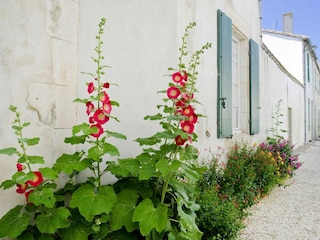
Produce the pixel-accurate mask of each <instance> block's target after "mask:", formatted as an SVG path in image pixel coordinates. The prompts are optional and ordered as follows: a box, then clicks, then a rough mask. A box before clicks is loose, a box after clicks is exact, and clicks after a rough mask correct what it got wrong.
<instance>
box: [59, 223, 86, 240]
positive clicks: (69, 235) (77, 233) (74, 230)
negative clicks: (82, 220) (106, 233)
mask: <svg viewBox="0 0 320 240" xmlns="http://www.w3.org/2000/svg"><path fill="white" fill-rule="evenodd" d="M91 233H92V230H91V227H87V226H84V225H83V224H79V225H71V226H69V227H67V228H63V229H61V230H59V236H60V237H61V239H72V240H88V239H89V237H88V236H89V235H90V234H91Z"/></svg>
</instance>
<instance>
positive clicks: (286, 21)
mask: <svg viewBox="0 0 320 240" xmlns="http://www.w3.org/2000/svg"><path fill="white" fill-rule="evenodd" d="M283 31H284V32H287V33H293V14H292V13H285V14H283Z"/></svg>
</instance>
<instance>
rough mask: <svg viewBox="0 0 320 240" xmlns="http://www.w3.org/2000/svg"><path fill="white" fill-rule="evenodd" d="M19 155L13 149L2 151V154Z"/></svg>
mask: <svg viewBox="0 0 320 240" xmlns="http://www.w3.org/2000/svg"><path fill="white" fill-rule="evenodd" d="M17 153H18V151H17V149H16V148H12V147H10V148H3V149H0V154H6V155H13V154H17Z"/></svg>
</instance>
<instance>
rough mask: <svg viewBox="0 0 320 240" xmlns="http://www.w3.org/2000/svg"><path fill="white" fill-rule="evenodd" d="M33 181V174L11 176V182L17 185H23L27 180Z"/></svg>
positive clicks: (18, 173) (20, 173) (17, 173)
mask: <svg viewBox="0 0 320 240" xmlns="http://www.w3.org/2000/svg"><path fill="white" fill-rule="evenodd" d="M32 179H34V173H33V172H28V173H25V172H22V171H21V172H16V173H15V174H13V176H12V180H13V181H15V182H16V183H18V184H23V183H25V182H26V181H28V180H32Z"/></svg>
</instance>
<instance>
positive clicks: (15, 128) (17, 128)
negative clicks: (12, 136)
mask: <svg viewBox="0 0 320 240" xmlns="http://www.w3.org/2000/svg"><path fill="white" fill-rule="evenodd" d="M11 128H12V129H13V130H16V131H21V130H22V129H23V127H20V126H18V125H12V126H11Z"/></svg>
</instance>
